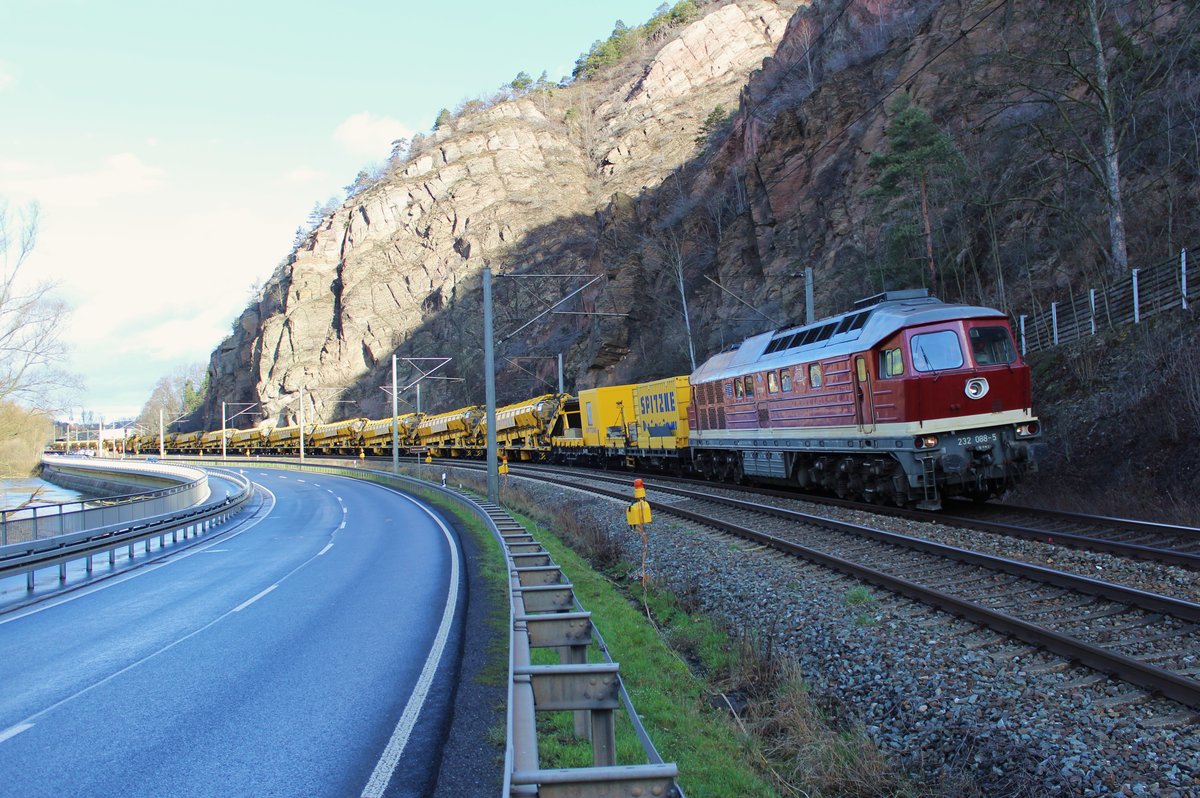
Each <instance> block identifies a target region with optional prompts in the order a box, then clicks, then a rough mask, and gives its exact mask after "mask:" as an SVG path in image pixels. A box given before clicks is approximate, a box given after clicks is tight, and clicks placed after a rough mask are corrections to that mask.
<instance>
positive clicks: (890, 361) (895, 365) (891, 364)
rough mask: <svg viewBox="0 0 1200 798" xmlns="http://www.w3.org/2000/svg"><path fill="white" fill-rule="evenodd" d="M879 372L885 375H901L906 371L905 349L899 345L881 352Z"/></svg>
mask: <svg viewBox="0 0 1200 798" xmlns="http://www.w3.org/2000/svg"><path fill="white" fill-rule="evenodd" d="M879 373H880V374H881V375H882V376H884V377H899V376H900V375H901V374H903V373H904V350H902V349H900V348H899V347H897V348H895V349H885V350H883V351H882V352H880V353H879Z"/></svg>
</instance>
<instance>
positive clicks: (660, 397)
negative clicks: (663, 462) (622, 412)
mask: <svg viewBox="0 0 1200 798" xmlns="http://www.w3.org/2000/svg"><path fill="white" fill-rule="evenodd" d="M691 400H692V391H691V387H690V386H689V385H688V378H687V377H686V376H684V377H667V378H666V379H663V380H656V381H654V382H643V383H640V384H638V385H635V386H634V388H633V406H634V410H635V411H636V415H637V448H638V450H639V452H638V456H639V457H649V458H662V457H668V458H676V457H679V456H680V455H681V454H684V453H685V452H681V451H680V450H686V449H687V447H688V416H687V411H688V404H690V403H691Z"/></svg>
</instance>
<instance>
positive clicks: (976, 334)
mask: <svg viewBox="0 0 1200 798" xmlns="http://www.w3.org/2000/svg"><path fill="white" fill-rule="evenodd" d="M968 336H969V337H970V339H971V356H972V357H973V358H975V365H977V366H1006V365H1008V364H1009V363H1012V362H1013V361H1014V360H1016V359H1017V352H1016V350H1015V349H1013V344H1012V337H1011V336H1009V334H1008V329H1007V328H1005V327H972V328H971V330H970V331H969V332H968Z"/></svg>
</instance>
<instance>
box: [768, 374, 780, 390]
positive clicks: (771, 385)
mask: <svg viewBox="0 0 1200 798" xmlns="http://www.w3.org/2000/svg"><path fill="white" fill-rule="evenodd" d="M767 393H779V375H778V374H777V373H776V372H774V371H768V372H767Z"/></svg>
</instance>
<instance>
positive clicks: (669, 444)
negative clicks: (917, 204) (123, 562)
mask: <svg viewBox="0 0 1200 798" xmlns="http://www.w3.org/2000/svg"><path fill="white" fill-rule="evenodd" d="M393 428H394V429H395V433H394V432H393ZM1040 437H1041V429H1040V424H1039V422H1038V419H1037V418H1036V417H1035V416H1034V415H1033V414H1032V401H1031V387H1030V374H1029V367H1028V365H1027V364H1026V363H1025V362H1024V360H1023V359H1022V357H1021V356H1020V354H1019V353H1018V350H1017V346H1016V343H1015V341H1014V338H1013V332H1012V328H1011V325H1010V324H1009V321H1008V318H1007V317H1006V316H1005V315H1004V314H1003V313H1001V312H1000V311H998V310H993V309H989V308H983V307H973V306H967V305H955V304H946V303H943V302H941V301H939V300H937V299H934V298H931V297H929V296H928V295H927V293H926V292H925V291H922V290H918V291H904V292H890V293H886V294H881V295H879V296H876V297H872V298H871V299H867V300H862V301H860V302H858V303H856V305H855V307H854V309H852V310H851V311H850V312H848V313H844V314H842V315H839V316H835V317H832V318H828V319H823V320H821V321H819V322H816V323H813V324H807V325H802V326H795V327H789V328H786V329H782V330H776V331H773V332H767V333H762V334H760V335H756V336H754V337H752V338H748V339H747V340H745V341H743V342H742V343H741V344H740V345H738V346H736V347H734V348H732V349H729V350H727V351H725V352H722V353H720V354H717V355H715V356H713V357H711V358H709V360H708V361H706V362H705V363H704V364H703V365H701V366H700V367H699V368H697V369H696V370H695V371H694V372H693V373H692V374H690V375H685V376H671V377H667V378H665V379H659V380H654V381H651V382H645V383H637V384H628V385H613V386H607V387H601V388H590V389H587V390H582V391H579V392H578V395H575V396H572V395H569V394H561V393H548V394H544V395H542V396H537V397H534V398H532V399H528V400H526V401H523V402H518V403H516V404H511V405H508V406H506V407H500V408H497V410H496V439H497V444H498V450H499V452H500V454H501V455H502V456H503V457H506V458H507V459H509V460H513V461H542V462H557V463H564V464H579V465H598V466H603V467H608V468H614V467H615V468H629V469H647V470H663V471H668V472H674V473H680V474H696V475H701V476H703V477H706V478H708V479H713V480H722V481H731V482H754V483H761V484H776V485H790V486H795V487H799V488H802V489H808V490H816V491H825V492H830V493H834V494H836V495H838V496H841V497H852V498H861V499H865V500H868V501H873V502H881V503H882V502H888V503H894V504H897V505H915V506H918V507H922V508H930V509H936V508H939V507H940V506H941V503H942V501H943V500H944V499H945V498H947V497H951V496H967V497H971V498H975V499H981V500H982V499H987V498H990V497H993V496H997V495H999V494H1000V493H1002V492H1004V491H1005V490H1007V489H1008V488H1010V487H1011V486H1013V485H1014V484H1016V483H1017V482H1019V481H1020V480H1021V479H1023V478H1024V477H1025V475H1026V474H1028V473H1030V472H1032V471H1034V470H1036V461H1037V456H1036V453H1037V449H1038V448H1039V447H1040V446H1041V445H1042V444H1040V442H1039V438H1040ZM222 438H224V448H225V451H226V452H227V453H228V455H229V456H256V455H261V456H266V455H279V456H287V455H295V454H297V453H298V452H299V451H300V449H301V442H303V449H304V451H305V453H306V454H310V455H337V456H353V457H366V456H386V455H389V454H391V452H392V450H393V440H395V441H396V445H397V446H398V447H399V449H400V450H401V451H402V452H404V453H405V454H408V455H411V454H427V455H429V456H432V457H450V458H454V457H461V458H478V457H482V456H483V455H484V453H485V450H486V441H487V413H486V411H485V408H484V407H482V406H471V407H465V408H460V409H457V410H452V411H450V412H447V413H438V414H423V415H422V414H417V413H409V414H406V415H401V416H398V417H397V418H395V419H393V418H391V417H389V418H384V419H379V420H370V419H365V418H356V419H349V420H345V421H337V422H333V423H328V424H309V425H305V427H304V428H303V429H301V428H300V427H299V426H295V425H292V426H276V427H270V426H261V427H256V428H253V429H225V430H217V431H213V432H189V433H177V434H168V435H166V436H165V438H164V439H163V441H162V449H163V450H164V451H165V453H167V454H178V455H191V456H211V455H220V454H221V453H222ZM128 450H129V451H133V452H141V453H145V454H149V453H154V454H158V453H160V441H159V438H158V436H142V437H138V438H132V439H130V441H129V444H128Z"/></svg>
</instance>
